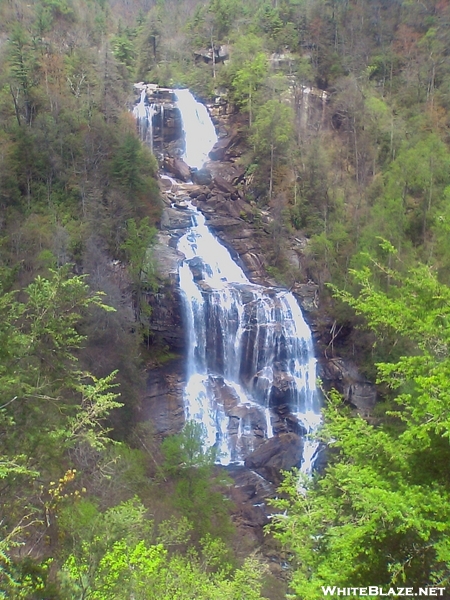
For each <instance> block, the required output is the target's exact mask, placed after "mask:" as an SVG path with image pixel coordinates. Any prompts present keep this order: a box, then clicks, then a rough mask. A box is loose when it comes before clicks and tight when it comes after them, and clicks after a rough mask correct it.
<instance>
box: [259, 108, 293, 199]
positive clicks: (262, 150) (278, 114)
mask: <svg viewBox="0 0 450 600" xmlns="http://www.w3.org/2000/svg"><path fill="white" fill-rule="evenodd" d="M293 121H294V113H293V111H292V109H291V108H290V107H289V106H287V105H286V104H284V103H282V102H280V101H278V100H268V101H267V102H266V103H265V104H263V105H262V106H261V107H260V108H259V109H258V112H257V115H256V118H255V122H254V124H253V126H252V136H251V141H252V143H253V144H254V146H255V152H256V154H257V155H259V156H261V157H267V156H269V161H270V170H269V201H271V200H272V192H273V173H274V167H275V166H276V164H277V162H278V161H279V160H280V159H281V158H282V157H283V156H285V155H286V154H287V153H288V152H289V147H290V145H291V143H292V141H293V133H292V130H293V127H292V123H293Z"/></svg>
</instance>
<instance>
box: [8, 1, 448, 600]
mask: <svg viewBox="0 0 450 600" xmlns="http://www.w3.org/2000/svg"><path fill="white" fill-rule="evenodd" d="M220 48H223V49H225V50H224V51H225V52H226V55H227V59H226V60H221V59H220V60H219V57H220V52H219V51H218V53H217V54H216V50H219V49H220ZM208 52H209V53H210V54H209V55H210V56H211V57H212V58H211V60H206V61H205V60H199V56H200V57H201V56H202V55H203V56H204V55H205V53H206V54H207V53H208ZM449 54H450V1H449V0H421V1H419V0H27V2H25V0H0V391H1V394H0V490H1V491H0V507H1V508H0V598H5V599H8V600H39V599H41V600H72V599H73V600H75V599H76V600H113V599H115V600H121V599H123V600H129V599H133V600H152V599H155V600H175V599H177V600H202V599H204V600H215V599H217V600H219V599H220V600H244V599H245V600H258V599H262V598H266V599H269V600H279V599H282V598H295V599H297V598H298V599H299V600H318V599H319V598H322V597H323V595H324V594H323V591H322V590H323V586H338V587H358V588H359V587H361V588H362V587H368V586H384V588H383V589H385V590H388V589H390V588H400V587H401V586H402V587H408V588H413V589H414V591H416V590H418V589H419V587H420V588H424V589H427V590H431V593H430V595H437V594H434V593H432V591H433V588H440V589H441V588H442V589H443V588H446V586H447V587H448V589H450V471H449V468H448V465H449V461H450V447H449V432H450V393H449V379H450V287H449V286H450V137H449V126H450V113H449V109H450V61H449ZM216 56H217V60H216V58H215V57H216ZM139 81H144V82H152V83H157V84H160V85H161V86H167V87H189V88H190V89H191V90H192V91H193V92H194V93H195V94H196V95H197V97H198V98H200V99H202V100H204V101H205V102H207V101H213V100H214V99H216V98H217V97H220V98H223V99H225V101H226V102H227V103H229V104H230V105H231V106H232V107H233V110H234V114H235V115H236V118H237V120H238V122H239V127H240V136H241V138H242V139H243V140H244V142H243V143H244V146H245V151H244V152H243V153H242V156H240V158H239V161H240V166H241V167H242V169H243V170H244V171H245V177H246V182H247V184H246V188H245V194H246V200H247V201H248V202H249V204H251V206H252V207H253V208H252V210H253V216H252V219H251V220H252V222H253V223H254V224H255V227H257V226H258V223H259V221H260V218H261V215H262V214H266V213H268V214H270V215H271V225H270V236H271V237H270V240H271V242H270V247H268V248H267V249H264V252H266V260H267V270H268V272H269V273H270V275H271V277H273V278H274V279H275V280H277V281H278V282H279V283H280V284H282V285H285V286H287V287H289V286H290V285H291V284H292V282H293V281H296V280H302V278H303V279H305V276H306V279H307V280H311V281H314V282H315V283H316V284H318V286H319V290H320V297H321V303H322V305H323V306H324V307H325V308H326V311H327V312H328V314H329V315H330V316H331V318H332V320H333V321H334V323H335V324H336V330H339V331H340V332H342V334H341V337H338V338H337V339H336V346H338V349H339V352H340V353H341V354H342V355H348V356H353V357H355V356H356V357H358V362H359V367H360V369H361V370H362V372H363V373H364V374H365V376H367V377H368V378H370V379H371V380H372V381H376V383H377V386H378V390H379V391H378V402H377V405H376V407H375V409H374V411H373V414H372V415H370V417H369V418H363V417H361V416H359V415H357V414H355V412H354V411H352V410H351V407H349V406H348V405H346V403H344V402H343V400H342V398H341V396H340V395H339V394H338V393H337V392H336V391H335V390H331V391H330V390H327V391H325V392H324V395H325V408H324V425H323V427H322V428H321V430H320V433H319V435H320V439H321V441H322V443H323V444H324V445H326V446H327V448H328V452H327V463H326V466H324V468H323V469H321V470H320V472H318V473H314V474H313V476H312V477H308V478H305V480H304V481H302V482H301V485H300V484H299V475H298V473H297V472H296V471H293V472H288V473H285V474H284V479H283V482H282V483H281V486H280V489H279V492H278V494H277V497H276V499H273V501H272V502H273V507H274V512H275V516H274V518H273V519H272V520H271V523H270V525H269V526H268V527H267V528H266V536H268V537H271V539H272V540H273V544H276V546H277V552H278V556H279V557H281V558H280V562H282V563H283V572H282V574H281V575H280V576H279V577H278V578H277V577H276V576H274V574H273V573H272V572H271V570H270V569H269V565H268V564H267V558H266V557H265V556H264V555H262V554H261V553H259V552H257V551H255V550H253V549H252V550H249V549H247V548H245V547H238V546H239V545H238V544H237V542H236V535H235V530H234V524H233V522H232V520H231V518H230V500H229V496H228V495H227V489H229V487H230V485H231V481H230V479H229V478H228V477H227V476H226V475H225V474H224V472H223V470H222V471H221V470H217V469H216V468H215V465H214V453H213V451H206V450H205V449H204V446H203V444H202V435H203V433H202V430H201V428H199V427H198V426H196V424H195V423H193V422H190V421H188V422H187V423H186V425H185V427H184V429H183V430H182V431H181V432H180V433H178V434H176V435H172V436H168V437H166V438H165V439H163V440H161V439H160V438H159V437H158V436H156V435H155V433H154V431H153V430H152V424H151V423H149V422H139V420H138V419H136V414H137V412H138V410H139V406H140V402H141V398H142V395H143V390H144V389H145V386H146V369H147V366H148V365H149V364H153V363H155V362H164V361H166V360H169V359H170V356H169V355H168V353H167V352H166V351H165V349H161V347H159V346H157V345H155V344H153V343H152V339H153V338H152V335H151V331H150V325H149V317H150V308H149V307H148V305H147V304H146V303H145V302H144V301H143V300H142V299H143V297H144V296H145V293H146V292H148V291H152V290H155V289H157V288H158V286H159V285H160V284H161V282H162V281H163V280H164V273H159V272H158V270H157V269H156V267H155V258H156V257H155V256H154V254H155V252H156V250H155V249H154V248H156V246H155V239H156V235H157V230H158V228H159V226H160V220H161V213H162V208H163V203H162V199H161V192H160V187H159V185H158V162H157V160H156V158H155V157H154V156H153V154H152V153H151V151H150V149H149V148H148V147H146V146H145V145H144V144H143V143H142V142H141V141H140V139H139V137H138V133H137V128H136V123H135V120H134V118H133V116H132V114H131V112H130V109H131V107H132V105H133V102H134V101H135V95H134V94H133V84H134V83H135V82H139ZM306 89H308V90H314V91H315V93H316V94H319V95H320V97H321V98H323V103H324V106H325V105H326V107H325V109H324V110H325V111H326V114H327V118H326V123H325V120H324V122H321V121H320V120H316V122H315V123H313V124H312V125H305V123H304V121H303V117H302V112H301V111H300V109H299V106H300V104H301V102H300V99H301V98H302V94H304V92H305V90H306ZM300 236H303V237H305V238H306V239H307V244H306V245H305V248H304V272H303V273H300V272H299V270H298V269H296V267H295V266H293V265H292V263H291V262H290V261H289V258H288V251H287V250H288V249H287V241H288V240H289V239H291V238H292V237H300ZM149 249H150V250H149ZM441 596H442V597H450V592H449V591H448V590H447V592H445V593H444V595H441ZM368 597H378V596H368Z"/></svg>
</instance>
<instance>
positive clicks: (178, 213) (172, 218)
mask: <svg viewBox="0 0 450 600" xmlns="http://www.w3.org/2000/svg"><path fill="white" fill-rule="evenodd" d="M190 226H191V213H190V212H189V211H187V210H177V209H176V208H168V207H167V208H165V209H164V211H163V213H162V216H161V229H165V230H169V231H171V230H175V229H187V228H188V227H190Z"/></svg>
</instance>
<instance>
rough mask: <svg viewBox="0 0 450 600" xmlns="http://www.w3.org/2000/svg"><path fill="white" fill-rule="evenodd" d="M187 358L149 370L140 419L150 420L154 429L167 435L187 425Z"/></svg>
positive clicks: (177, 431) (161, 434)
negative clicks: (185, 422) (185, 362)
mask: <svg viewBox="0 0 450 600" xmlns="http://www.w3.org/2000/svg"><path fill="white" fill-rule="evenodd" d="M183 373H184V359H183V358H179V359H177V360H172V361H170V362H169V363H168V364H167V365H164V366H158V367H154V368H151V369H149V371H148V380H147V390H146V393H145V397H144V399H143V402H142V406H141V410H140V414H139V418H140V420H143V421H150V423H151V424H152V426H153V428H154V432H155V433H156V434H157V435H159V436H161V437H165V436H167V435H174V434H176V433H179V432H180V431H181V429H182V428H183V425H184V405H183V389H184V385H185V381H184V377H183Z"/></svg>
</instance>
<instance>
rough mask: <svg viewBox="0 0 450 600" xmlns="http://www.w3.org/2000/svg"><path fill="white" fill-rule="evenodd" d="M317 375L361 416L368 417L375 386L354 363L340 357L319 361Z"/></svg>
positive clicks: (372, 404)
mask: <svg viewBox="0 0 450 600" xmlns="http://www.w3.org/2000/svg"><path fill="white" fill-rule="evenodd" d="M318 374H319V377H321V379H322V380H323V381H324V382H325V384H328V385H330V387H331V385H333V386H334V387H336V388H337V390H338V391H339V392H340V393H341V394H342V395H343V396H344V398H345V400H346V401H347V402H348V403H349V404H351V405H352V406H353V407H354V408H355V409H356V410H357V412H358V413H359V414H360V415H361V416H362V417H370V415H371V413H372V411H373V409H374V406H375V403H376V400H377V391H376V387H375V385H374V384H373V383H371V382H370V381H367V380H366V379H365V378H364V377H363V376H362V375H361V374H360V373H359V371H358V368H357V367H356V365H355V364H353V363H352V362H350V361H347V360H343V359H342V358H331V359H329V360H326V359H325V360H321V361H319V369H318Z"/></svg>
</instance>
